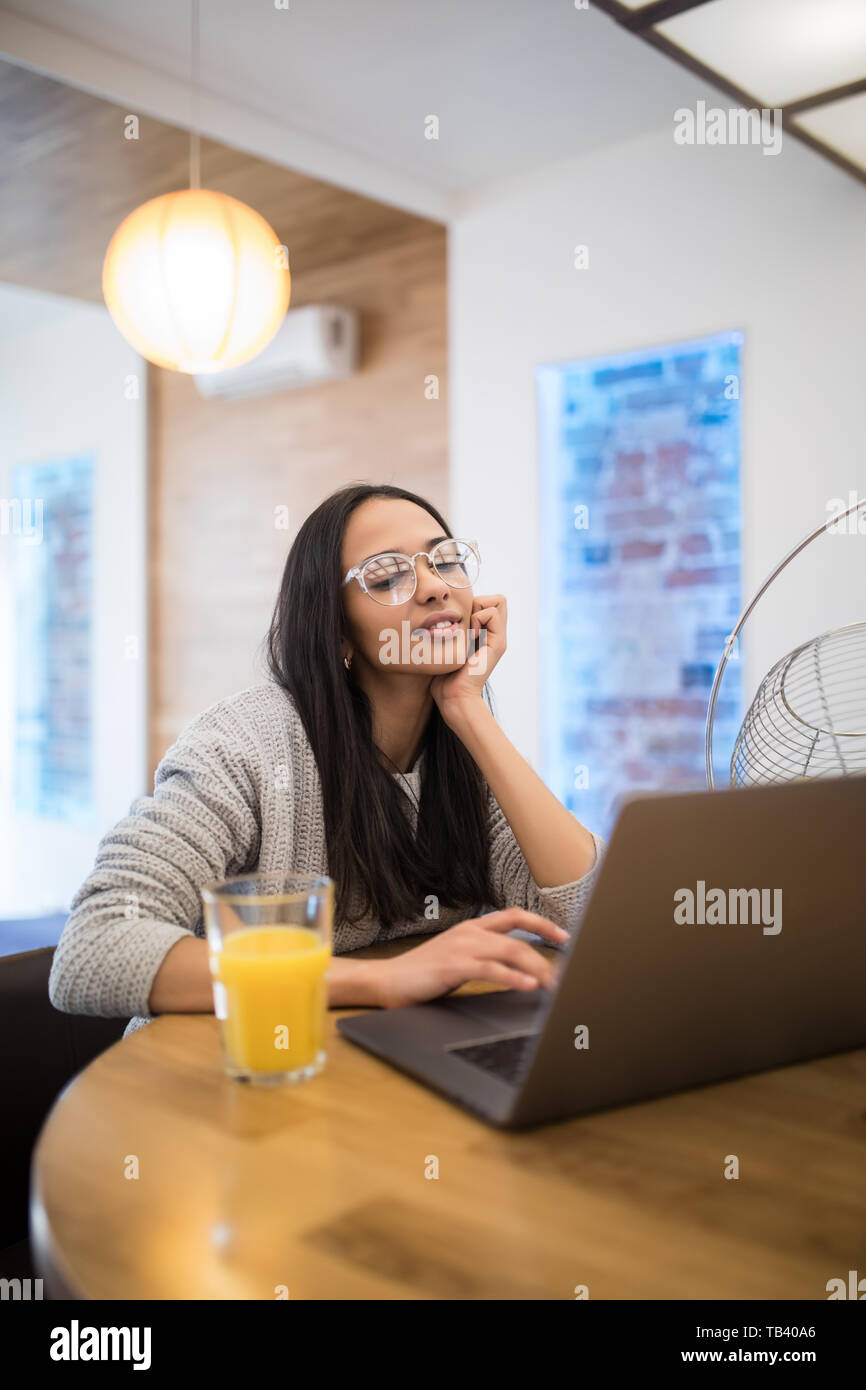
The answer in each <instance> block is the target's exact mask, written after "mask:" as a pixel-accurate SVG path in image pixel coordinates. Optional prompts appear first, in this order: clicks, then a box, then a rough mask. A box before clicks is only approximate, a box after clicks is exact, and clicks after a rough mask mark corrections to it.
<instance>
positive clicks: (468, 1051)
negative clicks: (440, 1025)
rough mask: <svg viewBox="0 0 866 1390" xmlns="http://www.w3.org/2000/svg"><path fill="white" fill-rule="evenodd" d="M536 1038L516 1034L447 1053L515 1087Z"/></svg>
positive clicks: (451, 1049) (466, 1044) (450, 1048)
mask: <svg viewBox="0 0 866 1390" xmlns="http://www.w3.org/2000/svg"><path fill="white" fill-rule="evenodd" d="M537 1037H538V1034H537V1033H516V1034H513V1035H512V1036H511V1037H509V1038H496V1039H494V1040H493V1041H492V1042H482V1043H464V1044H461V1045H460V1046H458V1047H449V1048H448V1051H449V1052H456V1053H457V1055H458V1056H459V1057H462V1058H463V1060H464V1061H466V1062H471V1063H472V1064H473V1066H476V1067H482V1068H483V1070H484V1071H488V1072H492V1073H493V1075H494V1076H498V1077H501V1079H502V1080H503V1081H509V1082H511V1084H512V1085H516V1084H517V1082H518V1081H519V1079H520V1077H521V1075H522V1073H523V1070H524V1067H525V1066H526V1062H527V1059H528V1056H529V1052H530V1049H531V1047H532V1044H533V1043H534V1042H535V1039H536V1038H537Z"/></svg>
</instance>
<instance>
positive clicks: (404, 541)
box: [341, 497, 472, 676]
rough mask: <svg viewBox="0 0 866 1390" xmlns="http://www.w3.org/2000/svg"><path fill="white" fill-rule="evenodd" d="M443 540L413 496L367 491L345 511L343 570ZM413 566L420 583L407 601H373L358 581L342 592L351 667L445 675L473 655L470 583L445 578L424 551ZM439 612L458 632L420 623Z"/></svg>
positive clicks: (425, 548)
mask: <svg viewBox="0 0 866 1390" xmlns="http://www.w3.org/2000/svg"><path fill="white" fill-rule="evenodd" d="M442 539H443V536H442V532H441V528H440V527H439V525H438V524H437V522H436V519H435V517H433V516H431V515H430V513H429V512H428V511H425V510H424V508H423V507H419V506H418V505H417V504H416V503H415V502H407V501H404V500H403V499H402V498H394V497H371V498H369V499H368V500H367V501H366V502H362V503H361V505H360V506H359V507H356V508H355V510H354V511H353V512H352V514H351V516H350V517H349V521H348V524H347V526H346V531H345V534H344V537H343V550H342V559H341V575H344V574H346V573H347V571H348V570H350V569H351V568H352V567H353V565H361V564H362V563H363V562H364V561H365V560H367V559H369V558H370V557H371V556H373V555H379V554H381V553H382V552H384V551H387V550H397V551H400V552H401V553H402V554H403V555H415V554H417V552H418V551H419V550H421V551H424V552H425V553H426V552H427V551H430V550H432V549H433V546H434V545H435V544H436V542H437V541H438V540H442ZM415 572H416V575H417V579H418V583H417V588H416V590H415V593H414V594H413V595H412V597H411V598H410V599H408V600H406V602H404V603H395V604H391V603H388V604H387V605H386V604H382V603H377V602H376V601H375V599H372V598H371V597H370V595H369V594H366V593H365V592H364V590H363V589H362V588H361V586H360V584H359V583H358V581H357V579H352V580H350V582H349V583H348V584H347V585H346V586H345V588H344V589H343V590H342V597H343V613H344V615H345V620H346V632H347V636H348V641H347V642H346V643H345V644H344V655H349V654H351V656H352V668H353V670H354V669H356V667H357V666H358V665H362V664H364V663H366V664H368V665H369V666H371V667H372V668H374V669H375V670H377V671H379V672H382V671H389V670H390V671H394V672H406V673H410V674H413V675H421V674H424V675H429V676H435V675H445V674H447V673H448V672H449V671H456V670H457V669H458V668H459V667H460V666H463V665H464V664H465V661H466V658H467V656H469V655H471V649H470V645H469V636H468V634H469V630H470V629H469V618H470V615H471V613H472V589H471V588H459V587H457V586H456V585H450V584H447V583H446V582H445V580H444V579H440V577H439V575H438V574H437V573H436V571H435V570H434V569H433V568H432V566H431V565H430V563H429V561H428V560H426V559H425V558H424V556H423V555H418V558H417V559H416V561H415ZM442 618H451V619H453V620H454V622H455V624H456V631H454V632H453V633H452V634H450V635H449V634H445V635H444V636H442V637H438V636H434V635H432V634H431V633H430V631H429V630H427V629H426V628H425V627H424V624H430V623H433V622H435V621H437V620H439V619H442Z"/></svg>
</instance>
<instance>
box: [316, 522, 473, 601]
mask: <svg viewBox="0 0 866 1390" xmlns="http://www.w3.org/2000/svg"><path fill="white" fill-rule="evenodd" d="M419 556H423V557H424V559H426V560H427V562H428V563H429V565H430V566H431V568H432V569H433V571H434V573H436V574H438V576H439V578H440V579H441V580H442V581H443V582H444V583H445V584H449V585H451V586H452V587H454V588H455V589H469V588H471V586H472V585H473V584H474V583H475V581H476V579H477V578H478V574H479V571H480V569H481V553H480V551H479V549H478V542H477V541H466V540H458V539H456V538H455V537H451V536H449V537H448V538H447V539H446V540H441V541H439V542H438V544H436V545H434V547H433V549H432V550H430V551H426V550H419V551H417V552H416V553H415V554H414V555H402V554H401V553H400V552H399V551H396V550H389V551H385V552H384V553H383V554H381V555H372V556H371V557H370V559H369V560H365V561H364V563H363V565H354V566H353V567H352V569H350V570H349V573H348V574H347V575H346V577H345V579H344V580H343V587H345V586H346V585H347V584H348V583H349V582H350V580H352V579H357V581H358V583H359V584H360V586H361V588H362V589H363V590H364V593H365V594H369V596H370V598H371V599H373V600H374V601H375V602H376V603H382V604H385V605H386V606H387V607H393V605H394V604H396V603H407V602H408V601H409V599H410V598H412V596H413V594H414V593H415V590H416V589H417V587H418V574H417V571H416V569H415V561H416V560H417V559H418V558H419Z"/></svg>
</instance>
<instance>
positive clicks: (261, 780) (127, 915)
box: [49, 484, 604, 1033]
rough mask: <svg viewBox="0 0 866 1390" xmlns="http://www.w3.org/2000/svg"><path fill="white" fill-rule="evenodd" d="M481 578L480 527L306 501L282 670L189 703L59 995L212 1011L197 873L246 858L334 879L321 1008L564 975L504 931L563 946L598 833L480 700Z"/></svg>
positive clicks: (97, 888)
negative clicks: (407, 939) (457, 531)
mask: <svg viewBox="0 0 866 1390" xmlns="http://www.w3.org/2000/svg"><path fill="white" fill-rule="evenodd" d="M477 574H478V551H477V546H475V544H474V542H473V543H471V544H469V543H466V542H464V541H462V540H460V539H455V538H453V537H452V536H451V532H450V531H449V528H448V526H447V524H446V522H445V520H444V518H443V517H442V516H441V515H440V514H439V512H438V511H437V510H436V508H435V507H433V506H431V504H430V503H429V502H426V501H425V500H424V499H423V498H421V497H418V496H416V495H415V494H414V493H412V492H406V491H405V490H404V489H402V488H398V487H391V486H384V485H383V486H378V487H377V486H370V485H366V484H357V485H353V486H350V487H346V488H343V489H342V490H340V491H338V492H336V493H334V494H333V495H332V496H331V497H328V498H327V499H326V500H325V501H324V502H323V503H322V504H321V505H320V506H319V507H317V508H316V510H315V511H314V512H313V513H312V515H311V516H309V517H308V518H307V520H306V521H305V522H304V524H303V526H302V527H301V529H300V531H299V533H298V536H297V538H296V540H295V542H294V544H293V546H292V548H291V551H290V553H289V556H288V560H287V562H286V566H285V570H284V573H283V578H282V584H281V587H280V593H279V596H278V599H277V603H276V607H275V610H274V615H273V619H272V622H271V627H270V631H269V633H268V637H267V661H268V669H269V673H270V678H269V679H268V680H267V681H264V682H262V683H260V684H258V685H255V686H252V687H250V688H248V689H246V690H243V691H241V692H240V693H238V694H236V695H233V696H230V697H229V698H227V699H224V700H219V701H217V702H216V703H215V704H213V705H211V706H209V707H208V708H207V709H206V710H204V711H203V712H202V713H201V714H199V715H198V716H197V717H196V718H195V719H193V720H192V722H191V723H190V724H189V725H188V726H187V727H186V728H185V729H184V731H183V732H182V734H181V735H180V737H179V738H178V739H177V741H176V742H175V743H174V744H173V745H172V747H171V748H169V749H168V751H167V752H166V754H165V756H164V757H163V759H162V761H161V763H160V764H159V767H158V768H157V771H156V776H155V779H154V793H153V796H152V797H150V796H145V797H139V798H137V799H136V800H135V801H134V802H133V804H132V806H131V808H130V814H129V815H128V816H126V817H124V819H123V820H121V821H120V822H119V823H118V824H117V825H116V826H115V827H114V829H113V830H111V831H110V832H109V833H108V834H107V835H106V836H105V837H104V838H103V839H102V841H101V842H100V845H99V849H98V852H97V856H96V862H95V865H94V868H93V870H92V871H91V873H90V875H89V876H88V878H87V879H86V880H85V882H84V883H83V884H82V886H81V888H80V889H79V890H78V892H77V893H76V895H75V897H74V898H73V900H72V904H71V915H70V917H69V919H68V921H67V923H66V926H65V928H64V931H63V934H62V936H61V939H60V942H59V944H58V946H57V950H56V952H55V955H54V960H53V964H52V969H51V976H50V980H49V994H50V998H51V1002H52V1003H53V1004H54V1006H55V1007H56V1008H58V1009H61V1010H63V1011H64V1012H67V1013H92V1014H100V1015H103V1016H107V1017H115V1016H125V1015H133V1017H132V1019H131V1022H130V1023H129V1025H128V1027H127V1029H126V1032H127V1033H129V1032H132V1031H133V1030H134V1029H135V1028H138V1027H140V1026H142V1024H144V1023H146V1022H147V1021H148V1020H149V1019H150V1018H151V1017H152V1016H153V1015H154V1014H159V1013H171V1012H180V1013H191V1012H207V1011H212V1009H213V996H212V991H211V977H210V972H209V967H208V954H207V942H206V938H205V929H204V923H203V919H202V904H201V898H200V889H201V887H202V885H203V884H204V883H206V882H207V881H208V880H210V879H215V878H222V877H227V876H229V875H236V874H242V873H245V872H252V871H254V870H256V869H257V870H259V871H261V872H265V871H267V870H289V869H291V870H293V871H296V872H298V873H314V874H329V875H330V877H331V878H332V879H333V880H334V882H335V885H336V889H335V917H334V946H333V949H334V959H333V960H332V962H331V968H330V970H329V975H328V991H329V992H328V1002H329V1005H330V1006H331V1007H335V1006H344V1005H351V1004H358V1005H373V1006H379V1007H382V1008H389V1007H395V1006H399V1005H403V1004H410V1003H419V1002H421V1001H423V1000H427V999H432V998H436V997H437V996H439V995H442V994H446V993H447V992H448V991H450V990H452V989H455V988H456V987H458V986H459V985H462V984H464V983H465V982H466V981H467V980H489V981H492V982H494V983H496V984H502V985H507V986H510V987H511V988H514V989H526V990H531V989H535V988H537V987H538V985H541V986H542V987H547V988H549V987H550V986H551V985H552V983H553V980H554V970H553V967H552V966H551V965H550V964H549V963H548V962H547V961H546V960H545V959H544V958H543V957H542V956H541V955H540V954H539V952H538V951H536V950H535V948H534V947H533V946H532V945H531V944H530V943H529V942H528V941H525V940H520V939H518V938H516V937H513V936H509V935H508V933H509V932H511V931H513V930H514V929H515V928H523V929H524V930H529V931H531V932H533V933H536V934H537V935H539V936H541V937H543V938H544V939H545V940H547V941H548V942H550V943H552V944H556V943H559V942H562V941H565V940H567V939H568V930H567V928H570V927H573V926H574V925H575V924H576V922H577V920H578V919H579V917H580V915H581V913H582V910H583V907H584V905H585V902H586V899H587V897H588V894H589V892H590V890H591V888H592V885H593V882H594V878H595V872H594V871H595V867H596V864H597V861H598V858H599V856H600V854H601V852H602V850H603V848H604V846H603V843H602V841H601V840H600V839H599V837H598V836H596V835H594V834H591V833H590V832H589V831H587V830H585V829H584V827H583V826H582V825H581V824H580V823H579V822H578V821H577V820H576V819H575V817H574V816H573V815H572V814H571V813H570V812H569V811H567V810H566V809H565V808H564V807H563V806H562V805H561V804H560V802H559V801H557V799H556V797H555V796H553V794H552V793H551V792H550V791H549V790H548V789H547V787H546V786H545V785H544V783H543V782H542V781H541V779H540V778H539V777H537V776H536V774H535V772H534V771H533V770H532V768H531V767H530V766H529V765H528V763H526V762H525V761H524V759H523V758H522V757H521V756H520V754H519V753H518V752H517V751H516V749H515V748H514V747H513V746H512V744H511V743H510V742H509V740H508V739H507V738H506V736H505V734H504V733H503V731H502V730H501V729H500V727H499V725H498V724H497V723H496V721H495V719H494V717H493V714H492V712H491V709H490V707H489V705H488V704H487V703H486V701H485V698H484V696H485V690H486V687H485V682H486V680H487V678H488V676H489V675H490V672H491V671H492V669H493V668H494V667H495V665H496V663H497V662H498V661H499V660H500V658H501V657H502V654H503V652H504V651H505V626H506V604H505V599H504V597H503V596H502V595H501V594H492V595H475V594H474V593H473V589H472V584H473V582H474V581H475V580H476V578H477ZM437 623H438V624H446V625H445V626H439V627H438V628H436V624H437ZM480 634H483V636H481V635H480ZM491 909H494V910H491ZM479 914H483V915H479ZM417 933H424V934H426V935H429V936H430V940H429V941H424V942H422V943H421V944H420V945H418V946H415V947H414V948H412V949H410V950H407V951H404V952H403V953H402V954H401V955H399V956H397V957H394V958H391V959H388V960H379V961H371V960H352V959H344V958H343V957H344V956H345V953H346V952H350V951H352V950H354V949H356V948H357V947H359V946H365V945H369V944H370V943H371V942H373V941H383V940H390V939H392V938H394V937H399V936H406V935H410V934H417Z"/></svg>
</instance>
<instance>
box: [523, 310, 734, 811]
mask: <svg viewBox="0 0 866 1390" xmlns="http://www.w3.org/2000/svg"><path fill="white" fill-rule="evenodd" d="M741 342H742V335H740V334H739V333H725V334H719V335H716V336H714V337H713V338H708V339H701V340H699V341H696V342H695V341H693V342H689V343H680V344H677V345H675V346H672V347H665V348H663V349H658V350H656V351H654V352H643V353H635V354H629V355H627V356H620V357H617V358H616V359H605V360H604V361H590V362H583V363H569V364H566V365H560V366H556V367H547V368H542V369H540V370H539V378H540V382H539V384H540V387H541V385H542V379H543V381H544V387H543V389H540V397H539V405H540V411H541V412H542V414H543V413H544V412H547V418H544V419H542V420H541V425H542V438H543V440H545V441H547V442H546V444H543V445H542V456H541V474H542V480H543V493H544V498H543V505H542V516H543V527H544V533H545V534H544V537H543V539H544V545H543V547H542V550H543V557H544V558H543V561H542V564H543V569H544V577H543V593H542V614H543V619H542V636H543V641H542V665H543V677H542V679H543V685H544V692H545V693H544V704H543V708H544V709H545V718H544V730H543V746H544V750H545V752H544V764H545V765H544V769H543V770H544V775H545V778H546V780H547V781H548V782H549V785H551V786H552V787H553V788H554V790H555V791H556V794H557V795H558V796H559V797H560V799H561V800H562V802H563V803H564V804H565V805H567V806H568V807H569V808H570V809H571V810H573V811H574V812H575V814H576V815H578V816H579V817H580V819H581V820H582V821H584V823H586V824H588V825H590V826H591V827H592V828H593V829H596V830H598V831H600V832H601V833H602V834H605V835H606V834H609V832H610V829H611V826H612V823H613V820H614V817H615V812H616V808H617V805H618V802H619V799H620V798H621V796H622V794H623V793H624V792H627V791H629V790H633V789H662V790H667V789H683V788H704V787H705V786H706V777H705V772H704V730H705V721H706V712H707V703H708V698H709V693H710V687H711V685H712V680H713V675H714V672H715V668H716V665H717V663H718V661H719V659H720V657H721V653H722V650H723V647H724V642H725V638H726V637H727V635H728V633H729V632H730V630H731V628H732V627H733V625H734V623H735V621H736V618H737V616H738V614H739V612H740V608H741V606H742V605H741V593H740V470H739V425H740V411H739V405H740V400H739V394H740V344H741ZM551 415H552V416H554V417H555V418H553V419H551V418H550V417H551ZM741 714H742V707H741V691H740V668H739V663H738V661H736V660H734V661H731V662H729V664H728V668H727V671H726V674H725V679H724V682H723V685H722V690H721V696H720V700H719V704H718V706H717V718H716V728H715V737H714V749H715V754H716V756H715V771H716V780H717V784H721V785H724V784H725V783H726V782H727V780H728V775H729V774H728V771H727V764H728V763H729V761H730V755H731V750H732V747H733V741H734V738H735V735H736V732H737V729H738V728H739V723H740V718H741Z"/></svg>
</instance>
